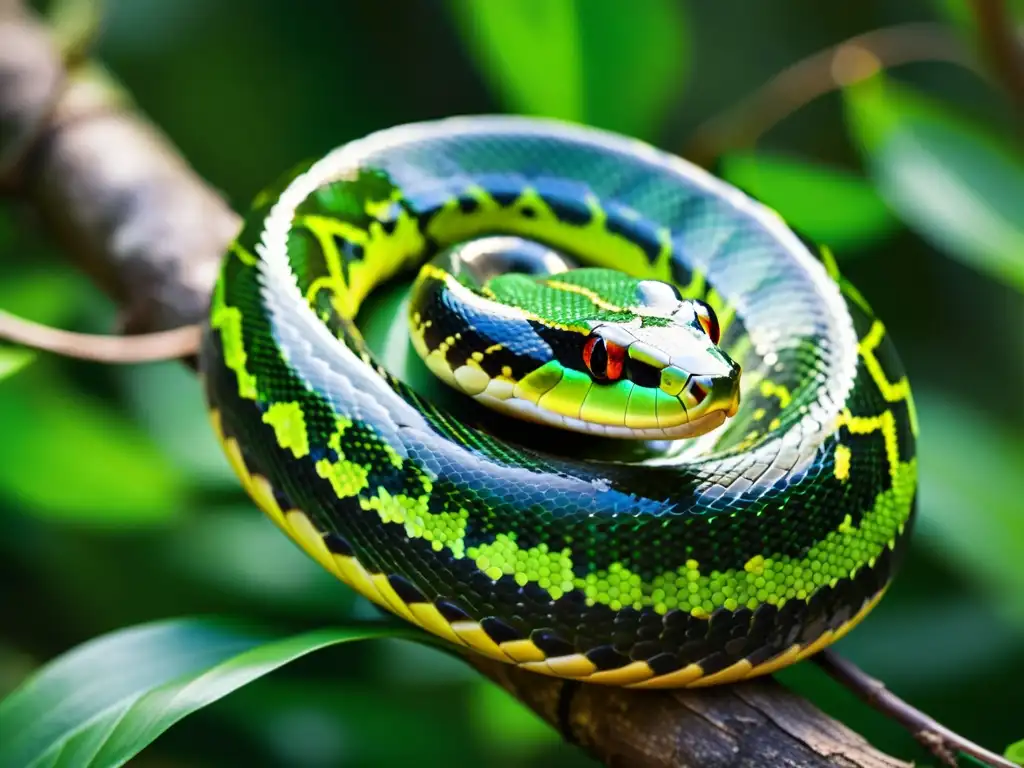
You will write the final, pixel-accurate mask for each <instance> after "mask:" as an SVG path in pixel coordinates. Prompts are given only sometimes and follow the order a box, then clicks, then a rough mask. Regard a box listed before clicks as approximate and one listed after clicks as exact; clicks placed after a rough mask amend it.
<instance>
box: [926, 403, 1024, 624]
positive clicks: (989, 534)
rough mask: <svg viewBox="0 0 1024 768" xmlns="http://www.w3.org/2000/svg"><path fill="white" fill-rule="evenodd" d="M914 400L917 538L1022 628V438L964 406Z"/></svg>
mask: <svg viewBox="0 0 1024 768" xmlns="http://www.w3.org/2000/svg"><path fill="white" fill-rule="evenodd" d="M915 399H916V401H917V405H918V409H919V412H920V414H921V417H920V421H921V439H920V443H919V448H918V450H919V452H920V467H921V469H920V476H921V479H920V486H921V488H920V500H921V515H920V518H919V523H918V528H917V535H918V536H920V538H921V540H922V541H923V542H925V543H927V544H928V545H929V546H931V547H932V548H933V549H935V550H936V551H937V552H939V553H940V554H942V555H943V556H944V557H945V558H946V559H947V560H949V561H950V562H953V563H956V564H958V565H959V567H960V570H962V571H963V572H964V573H965V574H968V575H970V576H971V577H972V578H974V579H976V580H977V581H979V582H980V583H981V584H982V585H984V586H985V587H986V588H987V589H988V590H989V592H990V594H991V595H992V596H993V598H994V599H995V601H996V603H997V605H999V607H1000V608H1002V609H1003V610H1004V611H1006V612H1007V613H1008V616H1009V618H1010V619H1012V620H1013V621H1015V622H1016V623H1017V625H1018V626H1024V569H1022V568H1021V567H1020V542H1022V541H1024V515H1022V514H1021V512H1020V510H1021V505H1020V481H1019V478H1020V468H1021V467H1024V439H1022V438H1021V436H1020V435H1017V434H1015V433H1014V432H1013V431H1012V430H1010V429H1007V428H1006V427H1005V426H1004V425H1002V424H998V423H996V422H993V421H991V419H989V418H987V417H985V416H984V415H983V414H982V413H981V412H979V411H977V410H976V409H974V408H973V407H971V406H970V405H969V404H968V403H967V402H966V401H963V400H958V401H956V402H954V401H951V400H949V399H948V397H946V396H944V395H941V394H939V393H937V392H935V391H929V390H921V391H916V392H915Z"/></svg>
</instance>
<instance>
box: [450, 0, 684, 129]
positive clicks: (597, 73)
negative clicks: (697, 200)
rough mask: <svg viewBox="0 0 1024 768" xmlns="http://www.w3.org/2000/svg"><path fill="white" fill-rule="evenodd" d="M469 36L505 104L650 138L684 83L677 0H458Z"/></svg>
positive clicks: (454, 4)
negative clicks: (629, 0)
mask: <svg viewBox="0 0 1024 768" xmlns="http://www.w3.org/2000/svg"><path fill="white" fill-rule="evenodd" d="M450 7H451V9H452V12H453V14H454V16H455V20H456V22H457V25H458V27H459V30H460V31H461V33H462V38H463V40H464V41H465V44H466V46H467V47H468V48H469V50H470V52H471V54H472V55H473V56H474V58H475V59H476V61H477V65H478V66H479V67H480V69H481V71H482V72H483V74H484V76H485V77H486V78H487V80H488V81H489V84H490V85H491V87H492V88H493V89H494V90H495V91H496V92H497V93H498V94H499V96H500V97H501V99H502V100H503V102H504V105H505V108H506V109H508V110H510V111H514V112H521V113H525V114H531V115H544V116H548V117H559V118H562V119H565V120H573V121H576V122H584V123H589V124H591V125H596V126H599V127H602V128H608V129H611V130H616V131H620V132H622V133H625V134H628V135H633V136H637V137H641V138H651V137H652V136H653V135H654V134H655V132H656V131H657V128H658V126H659V124H660V122H661V120H662V118H663V116H664V115H665V111H666V109H667V107H668V105H669V103H670V101H671V99H672V98H673V97H674V96H675V95H677V94H678V93H679V92H680V91H681V90H682V85H683V79H684V74H685V72H684V65H685V44H686V39H687V34H686V24H685V20H684V17H683V13H682V6H681V4H680V3H679V2H677V0H645V2H643V3H640V4H637V5H634V6H632V7H630V8H629V10H628V12H623V10H624V9H623V8H622V6H620V5H619V4H617V3H614V2H607V0H517V2H478V0H450Z"/></svg>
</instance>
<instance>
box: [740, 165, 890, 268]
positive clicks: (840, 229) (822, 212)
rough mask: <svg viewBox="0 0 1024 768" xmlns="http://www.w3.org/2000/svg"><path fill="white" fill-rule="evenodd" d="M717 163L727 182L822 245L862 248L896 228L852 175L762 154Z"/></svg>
mask: <svg viewBox="0 0 1024 768" xmlns="http://www.w3.org/2000/svg"><path fill="white" fill-rule="evenodd" d="M721 163H722V165H721V172H722V175H723V176H724V177H725V179H726V180H728V181H730V182H731V183H733V184H735V185H736V186H738V187H739V188H740V189H742V190H744V191H745V192H747V193H748V194H750V195H751V196H753V197H755V198H757V199H758V200H760V201H761V202H763V203H764V204H765V205H768V206H770V207H771V208H774V209H775V210H776V211H778V212H779V213H780V214H781V215H782V217H783V218H785V219H786V221H787V222H789V223H790V224H792V225H793V226H794V227H795V228H796V229H798V230H799V231H800V232H801V233H802V234H805V235H807V236H808V237H809V238H811V239H812V240H814V241H816V242H818V243H821V244H823V245H829V246H834V247H837V248H839V247H843V246H853V245H858V244H863V243H866V242H869V241H873V240H877V239H878V238H879V237H881V236H884V235H886V234H888V233H890V232H891V231H893V229H895V228H896V226H898V222H897V221H896V219H895V217H894V216H893V215H892V213H891V212H890V211H889V208H888V207H887V206H886V204H885V203H884V202H883V201H882V199H881V198H880V197H879V196H878V194H877V193H876V192H875V190H874V189H873V188H872V186H871V184H870V183H869V182H868V181H867V180H866V179H863V178H861V177H860V176H858V175H857V174H855V173H852V172H850V171H847V170H844V169H841V168H834V167H830V166H826V165H820V164H817V163H811V162H808V161H807V160H802V159H799V158H795V157H788V156H785V155H776V154H769V153H765V152H756V153H755V152H734V153H730V154H728V155H725V156H724V157H723V158H722V159H721Z"/></svg>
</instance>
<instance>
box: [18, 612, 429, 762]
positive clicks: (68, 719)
mask: <svg viewBox="0 0 1024 768" xmlns="http://www.w3.org/2000/svg"><path fill="white" fill-rule="evenodd" d="M380 637H405V638H409V639H422V638H423V635H421V634H420V633H415V632H413V631H411V630H406V629H401V628H395V627H388V626H382V625H378V626H372V625H367V626H363V627H339V628H334V629H324V630H318V631H313V632H306V633H303V634H300V635H293V636H285V635H281V634H275V633H273V632H269V631H266V630H259V629H255V628H252V627H246V626H243V625H241V624H236V623H231V622H227V621H223V620H213V619H177V620H172V621H163V622H157V623H154V624H146V625H142V626H138V627H133V628H130V629H125V630H120V631H118V632H114V633H112V634H109V635H105V636H103V637H100V638H97V639H95V640H91V641H89V642H87V643H85V644H84V645H81V646H79V647H78V648H75V649H73V650H72V651H70V652H68V653H67V654H65V655H64V656H61V657H60V658H58V659H56V660H55V661H52V662H51V663H49V664H48V665H46V666H45V667H44V668H43V669H42V670H40V671H39V672H38V673H36V674H35V675H34V676H32V677H31V678H29V680H27V681H26V682H25V683H24V684H23V685H22V686H21V687H20V688H18V689H17V690H15V691H14V692H13V693H12V694H11V695H10V696H8V697H7V698H6V699H4V700H3V701H2V702H0V732H2V733H3V734H4V738H3V739H0V768H34V767H35V766H47V768H55V767H57V766H67V767H68V768H71V767H72V766H74V768H84V767H85V766H97V767H99V766H118V765H123V764H124V763H125V762H127V761H128V760H129V759H131V758H132V757H133V756H134V755H136V754H138V753H139V752H140V751H141V750H142V749H143V748H144V747H146V746H147V745H148V744H150V743H151V742H153V741H154V740H155V739H156V738H157V737H158V736H159V735H160V734H161V733H163V732H164V731H166V730H167V729H168V728H170V727H171V726H172V725H174V724H175V723H176V722H178V721H179V720H181V719H182V718H183V717H185V716H186V715H189V714H191V713H192V712H195V711H196V710H198V709H201V708H203V707H205V706H207V705H208V704H211V703H213V702H215V701H217V700H218V699H220V698H222V697H224V696H226V695H227V694H229V693H231V692H232V691H234V690H236V689H238V688H241V687H242V686H244V685H246V684H248V683H250V682H252V681H254V680H256V679H258V678H260V677H262V676H263V675H266V674H268V673H269V672H273V671H274V670H275V669H277V668H278V667H280V666H283V665H285V664H287V663H288V662H290V661H294V660H295V659H298V658H300V657H302V656H305V655H306V654H308V653H310V652H312V651H316V650H319V649H321V648H326V647H327V646H330V645H335V644H337V643H345V642H349V641H353V640H367V639H372V638H380Z"/></svg>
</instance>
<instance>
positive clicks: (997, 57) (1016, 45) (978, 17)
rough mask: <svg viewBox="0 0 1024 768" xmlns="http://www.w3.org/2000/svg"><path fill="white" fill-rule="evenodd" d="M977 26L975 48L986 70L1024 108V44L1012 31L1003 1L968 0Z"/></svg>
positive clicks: (1004, 1)
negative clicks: (990, 72) (985, 60)
mask: <svg viewBox="0 0 1024 768" xmlns="http://www.w3.org/2000/svg"><path fill="white" fill-rule="evenodd" d="M970 5H971V10H972V11H973V12H974V18H975V21H976V22H977V25H978V47H979V49H980V53H981V55H982V56H984V57H985V58H986V59H987V60H988V65H989V69H991V70H992V73H993V74H994V75H995V76H996V77H997V78H998V79H999V80H1000V82H1001V83H1002V84H1003V87H1004V88H1005V89H1006V91H1007V93H1009V95H1010V97H1011V98H1012V99H1013V100H1014V101H1015V102H1016V103H1017V106H1018V107H1019V108H1021V109H1024V42H1022V40H1021V34H1020V33H1019V32H1018V31H1017V30H1016V29H1015V28H1014V20H1013V15H1012V14H1011V12H1010V9H1009V8H1008V7H1007V4H1006V0H971V4H970Z"/></svg>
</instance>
